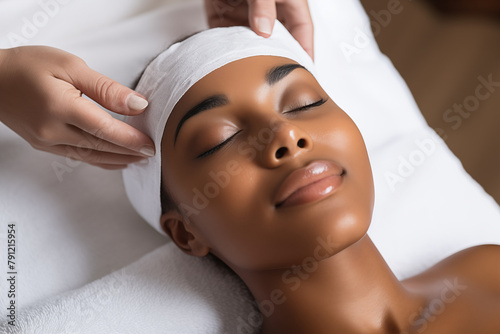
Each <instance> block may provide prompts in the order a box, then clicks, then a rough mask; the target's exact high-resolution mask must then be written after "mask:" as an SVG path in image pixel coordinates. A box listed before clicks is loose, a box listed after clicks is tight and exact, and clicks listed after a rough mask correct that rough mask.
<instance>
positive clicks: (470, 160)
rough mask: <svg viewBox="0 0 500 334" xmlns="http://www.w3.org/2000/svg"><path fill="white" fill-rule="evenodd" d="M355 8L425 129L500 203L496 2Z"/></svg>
mask: <svg viewBox="0 0 500 334" xmlns="http://www.w3.org/2000/svg"><path fill="white" fill-rule="evenodd" d="M361 2H362V4H363V6H364V7H365V10H366V12H367V13H368V16H369V17H370V20H371V21H372V30H373V31H374V34H375V37H376V39H377V41H378V43H379V46H380V49H381V50H382V52H383V53H385V54H386V55H387V56H388V57H389V58H390V59H391V60H392V62H393V63H394V65H395V66H396V68H397V69H398V70H399V72H400V73H401V75H402V76H403V78H404V79H405V80H406V82H407V84H408V86H409V87H410V90H411V91H412V93H413V95H414V97H415V100H416V101H417V104H418V105H419V107H420V109H421V111H422V113H423V114H424V117H425V119H426V120H427V123H428V124H429V125H430V126H431V127H432V128H434V129H436V130H437V131H438V133H440V135H441V137H443V139H445V141H446V143H447V145H448V147H450V149H451V150H452V151H453V152H454V153H455V155H456V156H458V157H459V158H460V160H461V161H462V163H463V165H464V167H465V169H466V170H467V171H468V172H469V174H471V175H472V177H474V179H476V180H477V181H478V182H479V183H480V184H481V185H482V186H483V188H484V189H485V190H486V191H487V192H488V193H490V194H491V195H492V196H493V197H494V198H495V200H496V201H497V203H499V204H500V15H499V13H500V10H499V8H500V2H499V1H496V0H495V1H490V0H479V1H473V0H470V1H468V0H461V1H455V2H452V1H447V0H433V1H432V0H429V1H423V0H413V1H412V0H361Z"/></svg>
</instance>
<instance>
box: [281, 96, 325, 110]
mask: <svg viewBox="0 0 500 334" xmlns="http://www.w3.org/2000/svg"><path fill="white" fill-rule="evenodd" d="M326 101H328V99H326V100H325V99H323V98H321V99H320V100H319V101H316V102H314V103H311V104H308V105H305V106H301V107H298V108H295V109H292V110H289V111H285V112H284V114H287V113H294V112H300V111H304V110H308V109H311V108H314V107H319V106H321V105H322V104H324V103H325V102H326Z"/></svg>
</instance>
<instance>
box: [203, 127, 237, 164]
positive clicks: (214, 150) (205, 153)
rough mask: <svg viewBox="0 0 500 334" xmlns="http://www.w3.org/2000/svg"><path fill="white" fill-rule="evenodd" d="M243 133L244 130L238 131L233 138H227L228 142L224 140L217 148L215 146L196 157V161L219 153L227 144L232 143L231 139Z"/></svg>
mask: <svg viewBox="0 0 500 334" xmlns="http://www.w3.org/2000/svg"><path fill="white" fill-rule="evenodd" d="M241 131H243V130H239V131H237V132H236V133H235V134H234V135H232V136H231V137H229V138H227V139H226V140H224V141H223V142H222V143H220V144H217V146H214V147H212V148H211V149H209V150H208V151H205V152H203V153H201V154H200V155H198V156H197V157H196V159H200V158H203V157H206V156H208V155H211V154H213V153H215V152H216V151H218V150H219V149H221V148H222V147H223V146H224V145H226V144H227V143H229V142H230V141H231V139H233V138H234V136H236V135H237V134H238V133H240V132H241Z"/></svg>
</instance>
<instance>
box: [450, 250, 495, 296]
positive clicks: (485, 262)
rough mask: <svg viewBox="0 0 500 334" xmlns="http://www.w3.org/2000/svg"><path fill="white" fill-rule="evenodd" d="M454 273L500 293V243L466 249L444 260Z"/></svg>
mask: <svg viewBox="0 0 500 334" xmlns="http://www.w3.org/2000/svg"><path fill="white" fill-rule="evenodd" d="M443 264H444V265H445V266H446V265H447V266H449V268H446V269H448V270H450V271H451V272H452V273H456V274H457V275H459V276H462V277H465V278H467V280H469V281H471V282H474V283H475V284H478V285H480V286H482V287H484V288H485V289H488V290H491V291H492V292H497V293H500V245H481V246H476V247H471V248H468V249H464V250H463V251H461V252H458V253H456V254H453V255H452V256H450V257H448V258H447V259H445V260H444V261H443Z"/></svg>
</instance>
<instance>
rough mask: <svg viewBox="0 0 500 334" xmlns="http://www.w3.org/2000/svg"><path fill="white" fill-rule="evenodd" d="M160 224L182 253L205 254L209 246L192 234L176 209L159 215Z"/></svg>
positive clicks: (208, 250)
mask: <svg viewBox="0 0 500 334" xmlns="http://www.w3.org/2000/svg"><path fill="white" fill-rule="evenodd" d="M160 224H161V227H162V228H163V230H164V231H165V233H167V234H168V236H169V237H170V238H171V239H172V240H173V242H174V243H175V244H176V245H177V247H179V248H180V249H181V250H182V251H183V252H184V253H186V254H189V255H193V256H205V255H207V254H208V253H209V252H210V247H208V246H207V245H205V244H204V243H203V242H202V241H201V240H200V238H198V237H197V236H196V235H195V234H193V233H192V232H191V230H190V228H189V226H190V224H188V223H187V222H186V221H185V219H184V217H182V215H181V214H180V213H179V212H177V211H176V210H171V211H170V212H167V213H165V214H163V215H162V216H161V217H160Z"/></svg>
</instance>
